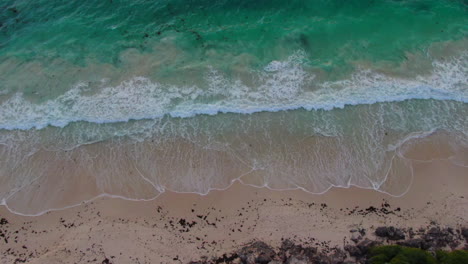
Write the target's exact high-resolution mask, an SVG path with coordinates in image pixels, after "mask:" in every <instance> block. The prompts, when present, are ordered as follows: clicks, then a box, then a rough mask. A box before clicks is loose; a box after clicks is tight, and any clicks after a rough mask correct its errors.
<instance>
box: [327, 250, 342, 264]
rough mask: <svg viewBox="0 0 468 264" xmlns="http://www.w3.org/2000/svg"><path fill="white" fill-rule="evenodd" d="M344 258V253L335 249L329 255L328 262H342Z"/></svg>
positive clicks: (336, 263)
mask: <svg viewBox="0 0 468 264" xmlns="http://www.w3.org/2000/svg"><path fill="white" fill-rule="evenodd" d="M345 259H346V253H345V252H344V251H342V250H340V249H337V250H335V253H333V254H332V255H331V256H330V264H342V263H343V262H344V260H345Z"/></svg>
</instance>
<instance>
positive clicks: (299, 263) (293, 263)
mask: <svg viewBox="0 0 468 264" xmlns="http://www.w3.org/2000/svg"><path fill="white" fill-rule="evenodd" d="M307 263H308V262H307V261H305V260H303V259H298V258H296V257H294V256H293V257H290V258H289V259H288V260H287V261H286V264H307Z"/></svg>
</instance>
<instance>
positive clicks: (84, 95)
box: [0, 0, 468, 215]
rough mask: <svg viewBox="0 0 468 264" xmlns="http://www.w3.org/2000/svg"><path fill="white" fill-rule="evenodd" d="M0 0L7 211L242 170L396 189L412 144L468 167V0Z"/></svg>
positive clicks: (403, 185)
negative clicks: (431, 150) (0, 0)
mask: <svg viewBox="0 0 468 264" xmlns="http://www.w3.org/2000/svg"><path fill="white" fill-rule="evenodd" d="M0 5H1V7H2V8H1V9H0V200H1V202H2V204H3V205H6V206H7V207H8V208H9V209H10V210H11V211H13V212H17V213H20V214H28V215H29V214H30V215H34V214H41V213H43V212H46V211H48V210H53V209H60V208H65V207H68V206H73V205H76V204H79V203H81V202H82V201H87V200H91V199H93V198H95V197H99V196H102V195H108V196H113V197H121V198H125V199H133V200H148V199H153V198H155V197H157V196H158V195H159V194H161V193H163V192H165V191H167V190H170V191H174V192H191V193H200V194H206V193H208V192H209V191H210V190H213V189H225V188H228V187H229V186H230V185H231V184H232V183H233V182H234V181H240V182H242V183H244V184H249V185H253V186H257V187H266V188H271V189H275V190H285V189H302V190H305V191H308V192H311V193H323V192H325V191H327V190H328V189H329V188H331V187H333V186H337V187H350V186H357V187H361V188H369V189H375V190H378V191H382V192H386V193H389V194H391V195H395V196H399V195H403V194H404V193H405V191H406V190H407V189H408V187H409V186H410V185H411V178H412V167H411V164H412V162H413V161H415V160H417V161H422V160H424V159H423V158H420V157H419V156H418V155H413V154H411V153H412V151H411V150H412V149H414V148H415V147H416V146H425V147H426V148H430V149H433V150H435V151H436V152H438V153H442V152H443V155H442V154H441V155H440V157H439V158H444V159H449V160H450V161H452V162H453V163H454V164H457V165H459V166H464V167H467V166H468V104H467V103H468V48H467V47H468V2H467V1H464V0H425V1H423V0H379V1H377V0H350V1H342V0H328V1H325V0H290V1H287V2H285V1H276V0H269V1H264V0H256V1H246V0H230V1H227V0H211V1H206V0H199V1H189V0H160V1H157V0H135V1H124V0H107V1H103V0H83V1H60V0H37V1H25V0H3V1H2V2H1V3H0ZM424 161H429V158H428V159H427V160H424Z"/></svg>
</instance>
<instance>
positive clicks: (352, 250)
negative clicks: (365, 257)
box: [344, 245, 362, 258]
mask: <svg viewBox="0 0 468 264" xmlns="http://www.w3.org/2000/svg"><path fill="white" fill-rule="evenodd" d="M344 249H345V250H346V251H348V253H349V255H350V256H351V257H356V258H360V257H361V256H362V252H361V250H360V249H359V248H358V247H356V246H353V245H346V246H345V247H344Z"/></svg>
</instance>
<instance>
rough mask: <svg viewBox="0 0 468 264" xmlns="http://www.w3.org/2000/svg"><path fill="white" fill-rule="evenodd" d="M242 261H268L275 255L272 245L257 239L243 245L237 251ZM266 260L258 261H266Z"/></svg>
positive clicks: (248, 263)
mask: <svg viewBox="0 0 468 264" xmlns="http://www.w3.org/2000/svg"><path fill="white" fill-rule="evenodd" d="M237 255H238V256H239V258H240V259H241V261H242V263H244V264H254V263H268V262H270V261H271V260H272V259H273V258H274V257H275V256H276V253H275V251H274V250H273V248H272V247H270V246H268V245H267V244H265V243H264V242H261V241H257V242H254V243H252V244H250V245H248V246H245V247H243V248H242V249H241V250H239V252H238V253H237ZM267 260H268V262H259V261H267Z"/></svg>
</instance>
